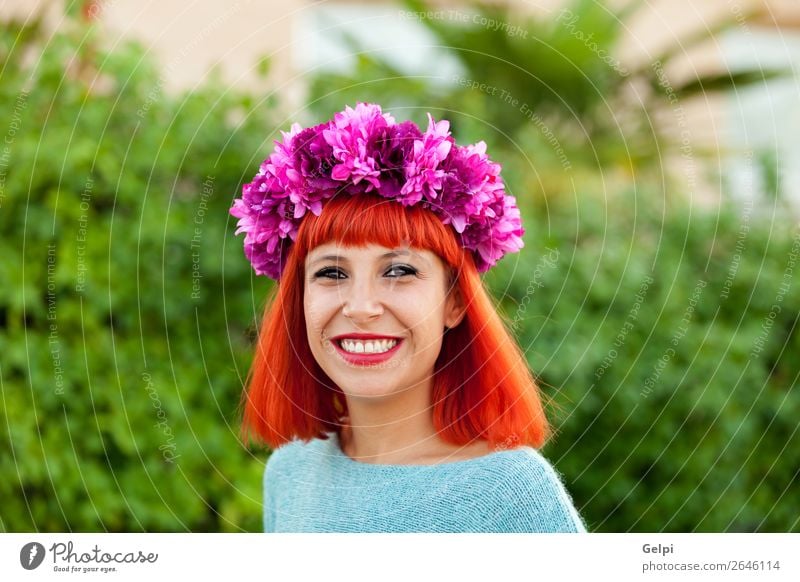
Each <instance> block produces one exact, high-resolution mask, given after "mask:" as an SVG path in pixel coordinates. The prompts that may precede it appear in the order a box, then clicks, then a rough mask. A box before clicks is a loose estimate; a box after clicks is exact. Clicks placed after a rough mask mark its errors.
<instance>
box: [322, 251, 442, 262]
mask: <svg viewBox="0 0 800 582" xmlns="http://www.w3.org/2000/svg"><path fill="white" fill-rule="evenodd" d="M409 255H415V256H417V257H419V258H420V259H421V260H423V261H424V260H425V258H424V257H423V256H422V255H420V254H419V253H415V252H414V251H407V250H396V251H389V252H388V253H384V254H382V255H381V256H380V257H379V258H381V259H388V258H390V257H400V256H403V257H405V256H409ZM323 261H341V262H345V263H346V262H347V257H342V256H339V255H324V256H322V257H317V258H316V259H314V260H313V261H311V263H310V264H309V266H311V265H316V264H317V263H321V262H323ZM426 262H427V261H426Z"/></svg>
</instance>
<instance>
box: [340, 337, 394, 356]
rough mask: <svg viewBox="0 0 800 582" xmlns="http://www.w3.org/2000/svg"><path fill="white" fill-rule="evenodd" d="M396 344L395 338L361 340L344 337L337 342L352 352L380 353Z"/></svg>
mask: <svg viewBox="0 0 800 582" xmlns="http://www.w3.org/2000/svg"><path fill="white" fill-rule="evenodd" d="M396 344H397V340H378V341H375V340H370V341H368V342H363V341H361V340H349V339H345V340H342V341H341V342H339V345H341V346H342V348H343V349H344V350H345V351H346V352H351V353H354V354H382V353H383V352H388V351H389V350H391V349H392V348H393V347H394V346H395V345H396Z"/></svg>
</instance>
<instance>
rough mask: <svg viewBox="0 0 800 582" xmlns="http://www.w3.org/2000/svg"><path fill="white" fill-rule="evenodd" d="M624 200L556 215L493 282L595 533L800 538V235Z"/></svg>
mask: <svg viewBox="0 0 800 582" xmlns="http://www.w3.org/2000/svg"><path fill="white" fill-rule="evenodd" d="M624 196H626V197H627V203H626V202H624V201H623V196H619V197H617V198H613V199H611V200H603V199H602V198H601V197H600V196H596V195H593V193H591V192H587V193H585V195H583V196H581V198H580V199H577V200H572V201H569V200H566V199H563V200H556V201H552V202H551V204H550V205H549V207H548V209H547V210H546V211H543V210H541V209H540V214H539V217H538V218H529V219H528V220H527V222H526V225H527V227H528V232H526V236H525V242H526V248H525V249H524V250H523V252H522V253H520V256H519V258H518V259H511V260H509V259H506V260H505V261H504V262H502V263H501V264H500V265H499V266H498V267H497V270H496V271H495V272H493V273H492V272H490V274H489V275H488V277H487V278H488V281H489V283H490V285H491V287H492V288H493V289H494V290H495V293H496V294H497V295H498V296H502V297H503V298H504V299H503V302H502V305H503V312H504V313H505V315H506V317H507V319H508V321H509V322H510V323H511V324H512V329H515V330H516V332H517V337H518V339H519V341H520V344H521V345H522V346H523V349H525V350H526V352H527V354H528V359H529V362H530V365H531V369H533V370H534V371H535V372H536V373H537V375H538V376H539V378H540V380H541V385H542V387H543V390H544V393H545V394H546V395H547V396H548V398H552V402H551V408H550V418H551V420H552V422H553V424H554V425H555V426H556V427H557V428H558V429H559V431H558V434H557V435H556V437H555V439H553V440H552V441H551V442H550V443H548V444H547V445H546V446H545V449H544V452H545V455H546V456H547V457H548V458H550V459H551V460H553V462H554V463H555V464H556V466H557V467H558V469H559V470H560V471H562V472H563V473H564V474H565V476H567V478H568V479H567V480H568V483H567V484H568V488H569V490H570V492H571V493H572V494H573V496H574V498H575V501H576V504H577V505H578V507H579V508H580V509H581V512H582V514H583V515H584V517H585V518H586V519H587V522H588V525H589V527H590V529H591V530H592V531H609V532H614V531H616V532H620V531H638V532H647V531H672V532H684V531H703V532H719V531H743V532H748V531H750V532H752V531H772V532H781V531H800V522H798V519H797V504H796V502H795V500H796V499H798V498H799V497H800V482H798V467H800V433H799V431H798V430H797V418H798V417H799V415H800V390H798V378H800V360H798V358H797V354H798V353H800V328H799V327H798V321H799V319H800V315H799V314H800V293H797V285H798V281H797V273H798V271H797V266H798V264H800V263H798V259H800V256H799V255H800V229H798V227H797V224H796V223H795V224H792V222H791V221H790V220H787V218H786V215H781V214H777V213H775V212H774V210H775V207H773V208H772V209H770V208H764V209H762V210H761V211H760V212H756V211H754V210H751V211H747V210H746V211H745V212H740V210H738V209H736V208H735V207H731V206H726V207H724V208H721V209H720V210H719V211H718V212H713V211H709V210H703V209H701V208H696V207H695V208H691V207H689V206H684V205H682V204H679V205H676V206H675V207H673V208H672V209H671V210H669V211H668V212H665V213H662V212H661V209H659V208H655V207H654V205H653V204H652V200H648V199H647V196H649V193H647V194H643V193H641V192H638V193H637V192H635V191H633V190H631V191H629V192H626V193H624ZM767 204H768V202H765V205H767ZM526 211H527V214H528V216H529V217H534V216H536V215H535V214H533V210H532V209H530V208H527V210H526V208H523V209H522V212H523V217H524V216H525V215H526ZM553 250H555V252H554V251H553Z"/></svg>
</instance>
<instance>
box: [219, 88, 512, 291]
mask: <svg viewBox="0 0 800 582" xmlns="http://www.w3.org/2000/svg"><path fill="white" fill-rule="evenodd" d="M428 122H429V123H428V129H427V131H425V132H424V133H423V132H421V131H420V129H419V128H418V127H417V125H416V124H415V123H413V122H412V121H403V122H402V123H395V121H394V119H393V118H392V116H391V115H389V114H388V113H382V112H381V108H380V106H379V105H374V104H370V103H358V104H357V105H356V107H355V109H352V108H350V107H346V108H345V110H344V111H342V112H339V113H337V114H336V115H335V116H334V118H333V119H332V120H330V121H327V122H325V123H321V124H319V125H316V126H314V127H311V128H308V129H302V128H301V127H300V125H299V124H297V123H295V124H293V125H292V127H291V130H290V131H289V133H286V132H281V133H282V134H283V142H278V141H276V142H275V144H276V146H275V149H274V151H273V152H272V154H270V156H269V157H268V158H267V159H266V160H264V161H263V162H262V164H261V167H260V169H259V171H258V173H257V174H256V176H255V177H254V178H253V181H252V182H250V183H249V184H245V185H244V187H243V188H242V197H241V198H237V199H235V200H234V204H233V207H232V208H231V209H230V213H231V214H232V215H233V216H235V217H237V218H238V219H239V222H238V224H237V226H238V228H237V230H236V234H237V235H238V234H239V233H242V232H244V233H245V239H244V252H245V255H246V256H247V258H248V260H249V261H250V262H251V264H252V265H253V269H254V270H255V272H256V274H257V275H267V276H268V277H270V278H272V279H275V280H278V279H279V278H280V275H281V270H282V268H283V265H284V264H285V260H286V255H287V254H288V251H289V247H290V246H291V244H292V242H294V240H295V238H296V236H297V231H298V228H299V226H300V223H301V222H302V219H303V216H304V215H305V214H306V212H307V211H311V212H312V213H314V214H315V215H316V216H319V215H320V213H321V212H322V206H323V204H324V203H325V201H326V200H328V199H330V198H332V197H333V196H335V195H337V194H339V195H341V194H347V195H351V196H356V195H358V194H361V193H367V192H372V191H374V192H376V193H378V194H379V195H380V196H383V197H384V198H388V199H393V200H397V201H398V202H400V203H401V204H403V205H404V206H413V205H415V204H421V205H422V206H423V207H424V208H428V209H430V210H431V211H433V212H434V213H435V214H436V215H437V216H438V217H439V218H440V219H441V221H442V223H444V224H449V225H451V226H452V227H453V228H454V229H455V231H456V232H457V233H459V234H460V235H461V236H460V239H461V244H462V245H463V246H464V248H466V249H469V250H470V251H472V254H473V257H474V259H475V265H476V267H477V269H478V271H479V272H485V271H487V270H488V269H489V268H490V267H492V266H493V265H495V263H497V261H498V260H500V258H502V257H503V255H505V254H506V253H509V252H516V251H518V250H519V249H521V248H522V247H523V242H522V238H521V237H522V235H523V234H524V233H525V231H524V229H523V228H522V224H521V221H520V213H519V208H517V205H516V200H515V199H514V197H513V196H509V195H507V194H506V193H505V190H504V185H503V180H502V178H501V177H500V165H499V164H496V163H494V162H492V161H491V160H489V158H488V157H487V156H486V144H485V143H484V142H483V141H480V142H478V143H477V144H474V145H468V146H459V145H456V143H455V140H454V139H453V138H452V137H450V132H449V127H450V123H449V122H448V121H446V120H442V121H439V122H438V123H437V122H434V120H433V118H432V117H431V115H430V113H429V114H428Z"/></svg>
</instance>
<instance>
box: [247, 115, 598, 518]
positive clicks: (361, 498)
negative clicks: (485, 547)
mask: <svg viewBox="0 0 800 582" xmlns="http://www.w3.org/2000/svg"><path fill="white" fill-rule="evenodd" d="M428 117H429V121H430V123H429V127H428V129H427V131H425V132H424V133H423V132H422V131H420V130H419V128H417V126H416V125H415V124H413V123H412V122H410V121H406V122H403V123H396V122H395V121H394V119H393V118H392V117H391V116H390V115H388V114H385V113H383V112H382V111H381V109H380V107H379V106H377V105H371V104H365V103H359V104H358V105H357V106H356V107H355V109H351V108H349V107H348V108H346V109H345V111H343V112H341V113H338V114H336V116H335V117H334V118H333V119H332V120H331V121H329V122H326V123H323V124H320V125H318V126H316V127H312V128H309V129H306V130H301V128H300V127H299V126H298V125H297V124H295V125H294V126H292V130H291V131H290V132H289V133H288V134H287V133H284V139H283V142H282V143H277V146H276V148H275V151H274V152H273V153H272V155H270V157H269V158H268V159H267V160H265V161H264V163H263V164H262V165H261V169H260V171H259V173H258V174H257V175H256V177H255V178H254V180H253V181H252V182H251V183H249V184H247V185H245V186H244V189H243V196H242V198H241V199H237V200H236V201H235V203H234V206H233V208H232V209H231V214H233V215H234V216H236V217H238V218H239V223H238V226H239V229H238V230H237V234H238V233H240V232H245V233H246V238H245V241H244V244H245V254H246V256H247V258H248V259H249V260H250V261H251V263H252V264H253V268H254V269H255V271H256V273H257V274H259V275H267V276H269V277H271V278H273V279H275V280H277V281H279V285H277V286H276V288H275V295H274V296H273V298H272V300H271V302H270V303H269V305H268V307H267V310H266V313H265V317H264V321H263V323H262V327H261V331H260V335H259V340H258V345H257V350H256V354H255V358H254V363H253V366H252V369H251V371H250V375H249V378H248V389H247V391H246V393H245V398H244V399H243V407H244V418H243V435H244V437H245V438H246V439H252V438H253V437H256V438H257V439H259V440H261V441H263V442H265V443H267V444H268V445H269V446H270V447H272V448H273V449H274V452H273V453H272V455H271V456H270V458H269V461H268V463H267V466H266V470H265V472H264V529H265V531H267V532H561V531H572V532H576V531H578V532H582V531H585V526H584V524H583V522H582V520H581V518H580V516H579V514H578V512H577V511H576V510H575V508H574V506H573V504H572V500H571V498H570V496H569V494H568V493H567V491H566V490H565V488H564V486H563V484H562V483H561V480H560V478H559V476H558V474H557V473H556V472H555V471H554V469H553V468H552V466H551V465H550V464H549V463H548V461H547V460H546V459H545V458H544V457H543V456H542V455H541V454H540V453H539V452H538V451H537V450H536V448H535V447H540V446H541V445H542V444H543V443H544V441H545V440H546V438H547V437H548V436H549V434H550V431H549V427H548V424H547V421H546V419H545V415H544V412H543V407H542V403H541V401H540V397H539V393H538V389H537V386H536V384H535V382H534V380H533V377H532V375H531V373H530V371H529V370H528V367H527V365H526V362H525V359H524V357H523V355H522V353H521V351H520V349H519V348H518V346H517V345H516V344H515V342H514V341H513V340H512V338H511V337H510V335H509V333H508V332H507V330H506V328H505V326H504V325H503V322H502V320H501V319H500V317H499V315H498V314H497V313H496V311H495V309H494V307H493V305H492V302H491V300H490V298H489V296H488V295H487V293H486V291H485V289H484V287H483V283H482V281H481V279H480V276H479V273H481V272H485V271H486V270H487V269H489V268H490V267H491V266H493V265H494V264H495V263H496V262H497V261H498V260H499V259H500V258H501V257H502V256H503V255H504V254H505V253H507V252H516V251H518V250H519V249H520V248H521V247H522V239H521V238H520V237H521V236H522V234H523V233H524V231H523V229H522V226H521V224H520V218H519V210H518V209H517V207H516V204H515V200H514V198H513V197H511V196H508V195H506V194H505V192H504V190H503V182H502V180H501V178H500V176H499V171H500V166H499V165H497V164H495V163H493V162H491V161H490V160H489V159H488V157H487V156H486V154H485V144H484V143H483V142H480V143H478V144H476V145H473V146H466V147H462V146H458V145H456V144H455V142H454V140H453V138H452V137H451V136H450V134H449V131H448V129H449V124H448V122H447V121H440V122H438V123H435V122H434V121H433V119H432V118H431V117H430V115H429V116H428Z"/></svg>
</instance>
